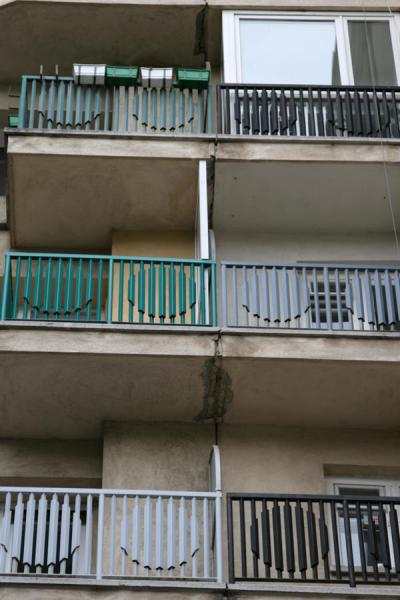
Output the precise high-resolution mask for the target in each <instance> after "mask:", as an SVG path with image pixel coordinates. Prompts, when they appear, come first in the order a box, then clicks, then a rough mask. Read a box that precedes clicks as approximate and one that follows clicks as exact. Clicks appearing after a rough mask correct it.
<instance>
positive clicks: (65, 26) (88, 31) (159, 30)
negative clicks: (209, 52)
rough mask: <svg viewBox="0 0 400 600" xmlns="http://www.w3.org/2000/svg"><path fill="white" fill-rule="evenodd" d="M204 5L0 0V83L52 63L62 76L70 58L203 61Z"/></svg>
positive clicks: (151, 0)
mask: <svg viewBox="0 0 400 600" xmlns="http://www.w3.org/2000/svg"><path fill="white" fill-rule="evenodd" d="M94 4H96V10H95V11H93V5H94ZM204 6H205V2H204V0H184V1H183V2H180V1H179V0H178V1H175V2H171V1H170V0H140V1H139V0H121V1H118V2H113V1H112V0H111V1H107V0H100V2H98V1H96V2H94V1H93V0H89V1H88V2H86V1H85V2H82V1H81V0H73V1H72V2H64V1H60V0H55V1H54V2H47V1H46V2H40V1H37V0H33V2H24V1H23V2H20V1H17V2H14V1H10V0H1V2H0V35H1V39H2V42H3V47H4V48H7V55H8V60H7V61H3V62H2V65H1V67H0V82H5V83H10V82H13V81H16V80H17V78H18V77H19V75H22V74H23V73H36V72H37V70H38V67H39V65H40V64H43V63H45V64H44V66H45V70H46V71H47V72H48V73H49V72H50V73H52V72H54V64H56V63H57V64H58V65H59V69H60V74H65V75H70V74H71V65H72V63H73V62H83V63H84V62H87V63H103V64H104V63H108V64H117V65H118V64H128V65H129V64H139V65H150V66H158V65H159V66H164V65H167V66H182V65H187V66H193V67H195V66H202V65H203V64H204V55H203V54H199V52H197V53H196V46H198V43H197V38H198V37H199V34H198V33H197V30H196V28H197V18H198V15H199V13H200V12H201V10H202V9H203V8H204ZM32 32H35V33H34V36H33V34H32ZM200 36H201V33H200ZM202 43H203V44H204V42H202ZM200 46H201V43H200ZM200 52H201V47H200Z"/></svg>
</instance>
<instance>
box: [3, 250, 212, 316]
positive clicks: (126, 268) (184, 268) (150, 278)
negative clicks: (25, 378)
mask: <svg viewBox="0 0 400 600" xmlns="http://www.w3.org/2000/svg"><path fill="white" fill-rule="evenodd" d="M215 277H216V272H215V263H214V262H213V261H207V260H197V261H196V260H179V259H163V258H161V259H156V258H140V257H139V258H137V257H122V256H121V257H119V256H118V257H117V256H88V255H76V254H74V255H65V254H25V253H17V252H11V253H8V254H7V256H6V265H5V273H4V285H3V292H2V294H3V295H2V313H1V314H2V319H3V320H16V321H18V320H22V321H49V320H50V321H64V322H65V321H69V322H71V321H73V322H85V323H118V324H123V323H125V324H150V325H190V326H215V325H216V283H215Z"/></svg>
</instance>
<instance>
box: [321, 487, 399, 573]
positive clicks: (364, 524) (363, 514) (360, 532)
mask: <svg viewBox="0 0 400 600" xmlns="http://www.w3.org/2000/svg"><path fill="white" fill-rule="evenodd" d="M328 492H329V493H331V494H332V493H333V494H334V495H338V496H347V497H349V496H350V497H351V496H354V497H357V496H358V497H363V498H370V499H371V500H372V501H373V500H374V498H377V499H378V498H380V497H390V496H396V497H398V496H399V492H400V485H399V482H397V481H369V480H356V479H350V478H346V479H342V480H341V481H337V480H335V481H329V482H328ZM397 510H398V509H397V508H396V513H397ZM382 511H383V512H382ZM382 514H383V515H384V523H382V519H381V516H380V508H379V505H378V503H377V504H374V503H373V502H372V503H371V504H367V503H365V504H363V502H360V503H358V505H357V504H356V502H355V503H354V504H352V503H351V502H349V505H348V516H349V528H350V536H351V547H352V552H353V561H354V567H355V568H356V569H359V568H361V567H362V565H363V563H364V565H365V568H367V569H370V568H373V567H374V565H377V566H378V567H379V566H380V565H382V564H383V563H384V549H383V548H382V543H383V542H382V540H383V539H384V536H382V535H381V533H382V531H381V528H382V527H386V531H387V543H388V549H389V553H390V555H391V557H392V554H393V548H392V536H391V521H390V518H389V514H388V505H387V504H385V505H384V506H383V509H382V510H381V515H382ZM336 520H337V530H338V538H339V550H340V561H341V564H342V566H344V567H347V565H348V557H347V543H346V527H345V515H344V509H343V505H342V504H340V503H339V504H338V505H337V507H336ZM397 521H399V517H398V516H397ZM371 523H372V527H371ZM372 531H373V532H374V533H373V534H372V533H371V532H372ZM363 559H364V560H363Z"/></svg>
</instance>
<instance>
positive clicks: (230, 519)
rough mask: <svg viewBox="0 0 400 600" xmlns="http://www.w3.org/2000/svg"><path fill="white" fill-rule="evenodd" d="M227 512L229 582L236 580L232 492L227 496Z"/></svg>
mask: <svg viewBox="0 0 400 600" xmlns="http://www.w3.org/2000/svg"><path fill="white" fill-rule="evenodd" d="M226 514H227V521H228V523H227V526H228V575H229V583H234V582H235V550H234V546H233V514H232V497H231V495H230V494H227V496H226Z"/></svg>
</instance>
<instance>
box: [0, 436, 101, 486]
mask: <svg viewBox="0 0 400 600" xmlns="http://www.w3.org/2000/svg"><path fill="white" fill-rule="evenodd" d="M101 475H102V447H101V443H99V442H94V441H63V440H23V439H20V440H7V439H2V440H0V485H3V486H9V485H22V486H24V485H27V486H45V487H57V486H64V485H65V486H71V487H73V486H84V487H91V486H95V487H97V486H99V485H100V484H101Z"/></svg>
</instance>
